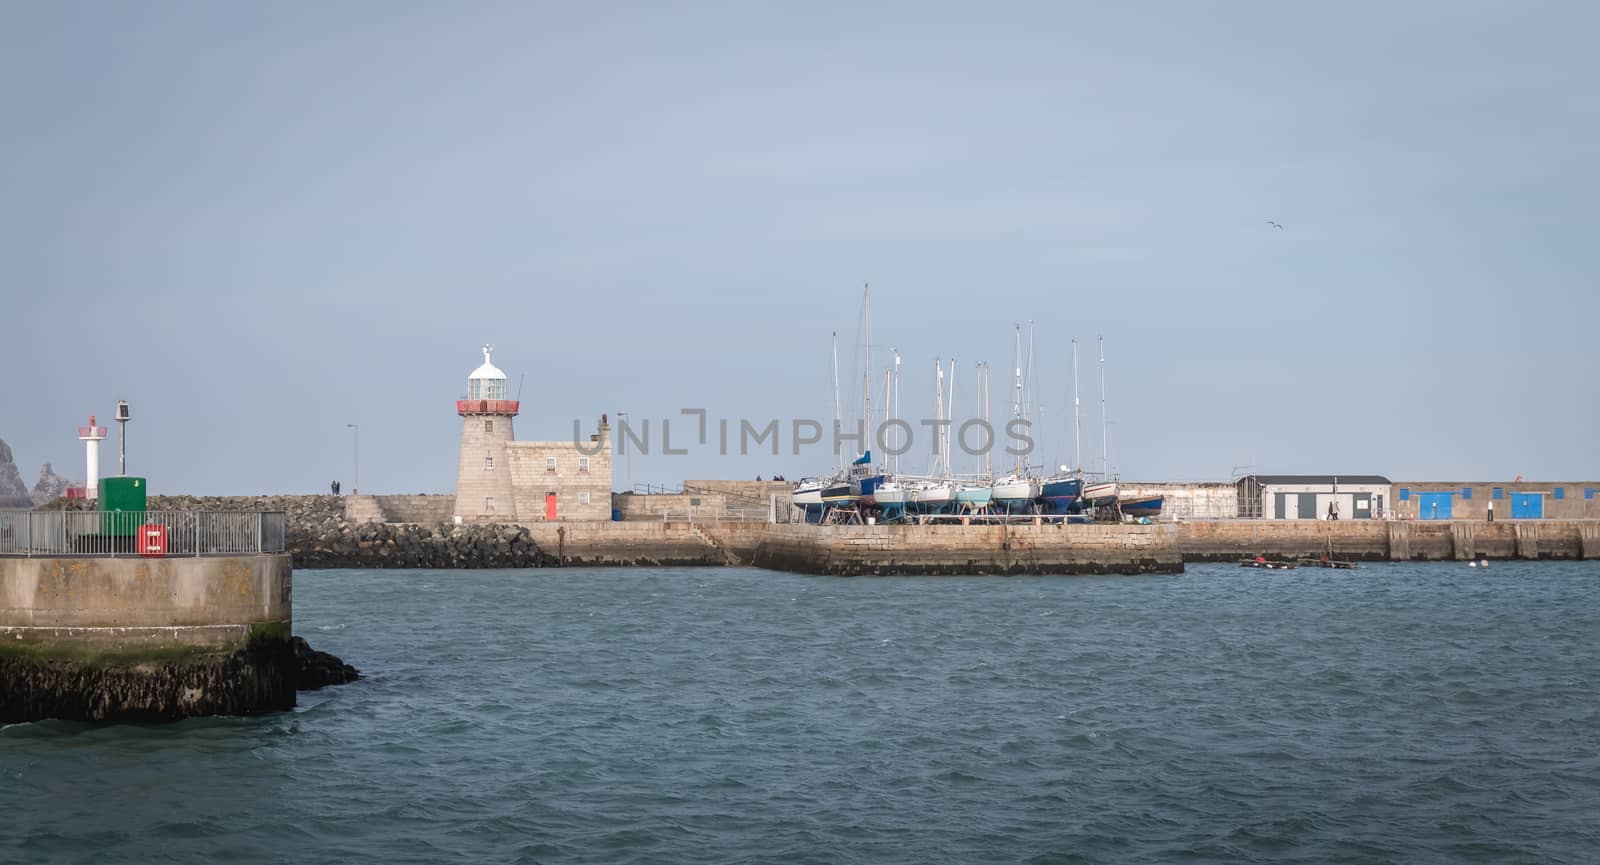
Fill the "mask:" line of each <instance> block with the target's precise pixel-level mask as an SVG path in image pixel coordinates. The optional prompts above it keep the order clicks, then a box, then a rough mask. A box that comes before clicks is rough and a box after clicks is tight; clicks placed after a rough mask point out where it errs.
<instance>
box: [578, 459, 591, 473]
mask: <svg viewBox="0 0 1600 865" xmlns="http://www.w3.org/2000/svg"><path fill="white" fill-rule="evenodd" d="M588 470H589V458H588V457H578V471H580V472H586V471H588Z"/></svg>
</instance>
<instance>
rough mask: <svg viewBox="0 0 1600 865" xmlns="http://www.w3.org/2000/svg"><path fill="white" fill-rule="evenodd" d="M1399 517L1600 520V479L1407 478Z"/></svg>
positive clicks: (1397, 505) (1398, 497)
mask: <svg viewBox="0 0 1600 865" xmlns="http://www.w3.org/2000/svg"><path fill="white" fill-rule="evenodd" d="M1393 501H1394V515H1395V516H1396V517H1398V518H1399V519H1412V520H1484V519H1490V518H1491V516H1490V515H1491V513H1492V514H1493V517H1492V518H1493V519H1497V520H1584V519H1600V481H1524V480H1520V479H1518V480H1514V481H1509V482H1507V481H1500V482H1493V481H1473V482H1443V483H1441V482H1437V481H1427V482H1416V481H1412V482H1406V483H1396V484H1395V485H1394V496H1393Z"/></svg>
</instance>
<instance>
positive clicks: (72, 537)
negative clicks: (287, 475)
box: [0, 510, 284, 557]
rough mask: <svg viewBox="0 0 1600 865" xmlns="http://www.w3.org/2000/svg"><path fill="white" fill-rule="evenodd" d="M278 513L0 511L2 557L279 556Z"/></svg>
mask: <svg viewBox="0 0 1600 865" xmlns="http://www.w3.org/2000/svg"><path fill="white" fill-rule="evenodd" d="M283 550H284V515H283V513H282V512H281V511H24V510H0V556H130V557H133V556H147V557H156V556H228V555H244V554H247V553H281V552H283Z"/></svg>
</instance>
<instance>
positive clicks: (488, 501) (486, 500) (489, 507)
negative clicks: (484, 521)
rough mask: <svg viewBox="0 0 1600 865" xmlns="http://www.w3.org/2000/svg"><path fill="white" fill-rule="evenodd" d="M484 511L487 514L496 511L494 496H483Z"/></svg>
mask: <svg viewBox="0 0 1600 865" xmlns="http://www.w3.org/2000/svg"><path fill="white" fill-rule="evenodd" d="M483 512H484V513H486V514H492V513H494V496H484V497H483Z"/></svg>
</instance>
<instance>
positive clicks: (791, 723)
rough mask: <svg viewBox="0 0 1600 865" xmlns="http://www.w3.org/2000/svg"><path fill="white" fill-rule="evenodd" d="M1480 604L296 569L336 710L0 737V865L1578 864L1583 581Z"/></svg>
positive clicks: (1598, 583) (1000, 582) (1586, 580)
mask: <svg viewBox="0 0 1600 865" xmlns="http://www.w3.org/2000/svg"><path fill="white" fill-rule="evenodd" d="M1492 575H1493V577H1492V579H1489V580H1485V578H1484V577H1483V576H1481V575H1478V574H1475V573H1474V574H1467V573H1466V572H1464V571H1463V570H1462V569H1460V568H1457V567H1454V566H1453V565H1444V564H1441V565H1421V564H1405V565H1377V566H1371V567H1367V568H1363V569H1362V570H1361V571H1357V572H1353V573H1351V574H1344V573H1340V574H1333V575H1311V576H1309V577H1306V578H1288V579H1286V578H1283V577H1282V576H1274V577H1272V578H1270V579H1269V578H1267V577H1263V576H1262V575H1260V574H1256V573H1254V572H1246V571H1243V570H1242V569H1237V568H1227V567H1212V566H1201V567H1195V568H1191V569H1190V571H1189V573H1188V574H1186V575H1184V576H1182V577H1172V578H1169V577H1158V578H1144V579H1120V578H1104V579H1102V578H1085V579H1059V580H1056V579H1034V578H1029V579H1019V580H1008V579H989V578H948V579H940V580H916V579H883V580H874V579H862V580H830V579H818V578H808V577H798V576H792V575H784V574H771V573H764V572H758V571H749V570H741V569H715V570H696V569H682V570H669V569H635V570H627V569H616V570H607V569H602V570H586V571H584V572H583V573H582V574H581V575H579V574H577V573H576V572H571V571H568V572H559V571H554V570H550V571H531V572H530V571H503V572H492V571H491V572H482V571H479V572H450V571H431V572H423V573H417V572H403V571H400V572H373V571H345V572H335V571H327V572H316V571H306V572H301V573H298V574H296V585H295V588H296V595H297V597H296V601H297V603H296V610H295V613H296V622H297V627H298V629H299V630H300V631H301V632H302V633H314V634H316V635H317V636H316V638H315V640H314V641H315V642H317V643H318V648H323V649H327V650H329V651H332V652H334V653H335V654H338V655H340V656H342V657H344V658H345V659H347V660H349V661H351V662H352V663H355V664H356V665H357V666H359V667H361V668H362V669H363V670H364V671H366V672H367V673H368V676H369V677H368V678H367V679H365V680H363V681H362V682H359V683H357V684H355V685H352V686H347V687H343V688H335V689H328V690H325V691H321V692H316V693H313V694H305V695H302V698H301V706H300V708H299V709H297V710H296V711H295V712H294V713H288V714H282V715H274V716H266V717H260V718H228V719H197V720H193V721H188V722H184V723H181V724H175V725H166V726H142V725H120V726H116V727H96V726H91V725H81V724H76V725H75V724H66V723H62V722H44V723H39V724H25V725H12V726H6V727H0V813H5V814H7V815H8V820H9V821H10V824H11V826H12V827H14V829H13V831H11V832H8V833H0V861H11V860H15V861H61V860H72V861H95V862H97V863H122V862H127V863H134V862H146V861H157V860H159V861H164V862H212V861H217V860H219V859H226V860H228V861H230V862H232V863H237V865H249V863H255V862H277V861H293V862H296V863H297V865H300V863H315V862H374V863H376V862H429V861H496V862H544V861H562V862H576V863H589V862H595V863H599V862H605V863H613V862H662V861H697V862H698V861H704V862H830V863H831V862H839V861H859V862H904V863H922V862H971V861H1014V862H1037V863H1056V862H1062V863H1102V862H1105V863H1112V862H1117V863H1120V862H1136V861H1137V862H1195V863H1221V862H1228V863H1233V862H1244V863H1249V862H1274V863H1276V862H1307V863H1311V862H1316V863H1367V862H1404V863H1408V865H1409V863H1446V862H1458V861H1484V862H1507V863H1511V862H1573V863H1579V862H1588V861H1592V853H1593V851H1594V850H1596V849H1600V829H1597V828H1596V824H1595V822H1594V821H1593V819H1592V815H1593V814H1595V813H1600V780H1597V779H1600V732H1597V731H1600V704H1597V702H1596V701H1595V700H1594V699H1593V695H1592V687H1591V684H1590V683H1591V682H1592V681H1593V677H1592V675H1590V671H1592V670H1595V669H1600V646H1597V644H1600V641H1596V640H1593V639H1591V638H1589V636H1588V635H1591V634H1593V633H1595V629H1596V628H1597V627H1600V616H1597V615H1596V613H1595V612H1594V611H1595V610H1597V609H1600V588H1597V587H1600V579H1596V578H1597V577H1600V563H1585V564H1553V563H1539V564H1518V563H1506V564H1503V565H1497V566H1496V567H1495V569H1494V570H1493V571H1492ZM579 576H581V579H579V578H578V577H579ZM464 635H471V636H470V638H468V637H466V636H464Z"/></svg>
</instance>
